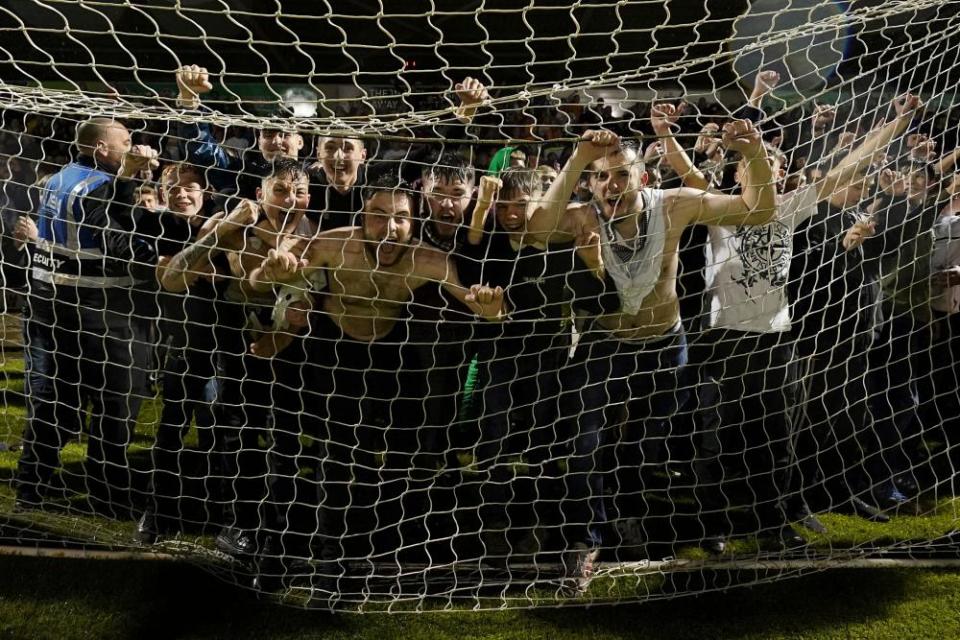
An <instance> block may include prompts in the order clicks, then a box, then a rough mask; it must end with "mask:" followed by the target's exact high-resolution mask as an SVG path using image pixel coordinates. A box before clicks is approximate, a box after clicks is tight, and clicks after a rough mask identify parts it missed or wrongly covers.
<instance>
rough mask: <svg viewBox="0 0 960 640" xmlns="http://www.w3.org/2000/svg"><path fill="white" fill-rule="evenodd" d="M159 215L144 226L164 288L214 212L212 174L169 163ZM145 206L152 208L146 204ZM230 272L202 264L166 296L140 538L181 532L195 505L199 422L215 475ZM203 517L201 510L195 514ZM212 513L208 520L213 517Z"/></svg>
mask: <svg viewBox="0 0 960 640" xmlns="http://www.w3.org/2000/svg"><path fill="white" fill-rule="evenodd" d="M157 195H158V198H157V204H156V206H155V207H154V209H153V210H152V211H153V215H141V216H140V220H141V224H140V225H139V226H138V231H140V232H141V233H143V234H144V235H146V236H148V237H150V238H151V241H152V242H153V243H154V244H155V247H156V249H155V251H156V254H157V256H158V262H157V282H158V284H159V285H164V279H165V277H166V276H167V274H166V266H167V264H169V262H170V260H171V258H172V257H173V256H174V255H176V254H178V253H179V252H180V251H182V250H183V249H185V248H186V247H188V246H190V245H191V244H193V242H194V241H196V239H197V237H199V235H200V234H202V233H209V232H211V230H212V229H211V228H210V226H205V223H207V222H208V220H209V216H208V211H207V205H209V204H210V199H209V197H208V195H209V194H208V192H207V183H206V176H205V172H204V170H203V169H202V168H200V167H195V166H191V165H188V164H183V163H174V164H169V165H167V166H166V167H164V169H163V171H162V172H161V174H160V184H159V190H158V192H157ZM138 206H140V207H142V208H148V207H147V206H146V205H145V204H144V203H143V202H142V201H140V202H138ZM227 270H228V267H227V265H226V264H225V259H223V257H222V256H221V259H220V260H218V261H216V262H208V263H206V264H202V265H198V266H197V268H196V269H195V270H192V271H189V272H186V273H183V274H180V275H179V276H178V277H177V278H172V277H167V278H166V284H165V286H163V290H162V291H161V292H160V294H159V303H160V310H161V322H160V335H161V342H164V341H166V342H167V344H168V349H167V352H166V358H165V360H164V363H163V369H162V378H161V396H162V397H163V408H162V411H161V414H160V422H159V423H158V424H157V432H156V439H155V441H154V444H153V448H152V449H151V458H152V461H153V467H152V469H151V472H150V479H149V484H148V488H147V494H148V502H147V505H146V508H145V510H144V513H143V515H142V516H141V518H140V521H139V522H138V524H137V530H136V533H135V539H136V540H137V541H138V542H141V543H143V544H152V543H154V542H156V541H157V539H158V538H160V537H161V536H162V535H166V534H169V533H173V532H175V531H178V530H179V529H180V527H181V523H182V521H183V519H184V518H185V517H186V514H187V513H188V510H187V509H186V508H183V507H184V505H185V500H184V497H185V496H186V495H187V494H188V492H189V491H190V490H192V489H188V484H187V483H186V482H184V481H183V478H184V476H185V475H189V473H193V474H194V475H195V474H196V473H197V471H189V470H191V469H193V468H194V467H192V466H190V461H189V458H188V457H187V456H186V455H184V454H185V451H184V448H183V447H184V437H185V436H186V434H187V432H188V431H189V430H190V427H191V424H195V426H196V428H197V435H198V438H197V439H198V445H199V449H200V451H203V452H205V456H204V461H205V463H206V464H205V465H203V466H201V467H200V471H199V474H200V476H201V477H204V478H209V477H211V476H213V475H214V470H213V469H212V468H211V466H210V464H209V463H211V462H214V460H213V458H212V451H213V447H214V439H213V425H214V414H213V407H214V405H215V403H216V401H217V395H218V393H217V389H218V385H217V376H216V373H217V372H216V355H215V351H216V350H217V345H218V335H217V331H216V326H217V324H218V314H217V309H216V305H215V302H216V299H217V297H218V288H219V289H220V290H222V286H223V284H224V281H223V279H221V278H218V275H219V274H222V273H225V272H226V271H227ZM191 515H193V517H197V516H196V515H195V513H193V512H192V513H191ZM208 519H209V518H204V520H208Z"/></svg>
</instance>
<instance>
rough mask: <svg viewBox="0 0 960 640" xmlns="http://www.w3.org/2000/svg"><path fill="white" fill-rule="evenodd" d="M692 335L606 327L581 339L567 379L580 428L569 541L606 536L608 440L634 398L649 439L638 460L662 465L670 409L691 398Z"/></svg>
mask: <svg viewBox="0 0 960 640" xmlns="http://www.w3.org/2000/svg"><path fill="white" fill-rule="evenodd" d="M686 364H687V340H686V336H685V335H684V334H683V332H682V328H678V330H677V332H676V333H673V334H670V335H667V336H665V337H662V338H656V339H651V340H647V341H644V342H625V341H622V340H617V339H616V338H614V337H612V336H610V335H609V334H606V333H605V332H598V331H593V332H588V333H586V334H585V335H584V337H583V338H582V339H581V341H580V343H579V344H578V345H577V351H576V354H575V356H574V361H573V363H572V364H571V365H570V367H569V371H568V375H566V376H565V381H566V385H567V386H566V393H565V396H566V399H565V403H568V404H567V407H568V408H567V410H568V411H569V412H570V413H569V415H572V416H573V417H574V423H575V428H574V433H573V434H571V436H570V438H569V439H568V441H567V444H568V445H569V448H570V455H569V458H568V461H567V475H566V488H565V489H566V491H565V497H564V500H563V503H564V504H563V505H562V506H563V513H564V522H565V527H564V533H565V536H566V543H567V544H568V545H573V544H575V543H577V542H585V543H586V544H588V545H589V546H597V545H599V544H600V543H601V532H600V527H601V526H602V525H603V524H604V523H605V522H606V519H607V515H606V507H605V505H604V501H603V471H604V469H603V465H602V456H603V449H602V448H603V447H604V446H606V445H615V444H616V442H617V440H618V439H619V433H618V431H619V427H620V424H621V423H622V422H623V419H624V417H625V414H626V407H627V404H628V403H629V402H630V401H631V400H633V401H634V403H635V404H638V405H639V407H640V416H641V422H642V425H643V432H644V433H643V438H642V440H641V443H640V450H639V451H637V452H636V453H637V460H638V465H644V464H655V463H656V462H657V458H658V457H659V454H660V450H661V449H662V447H663V444H664V441H665V440H666V438H667V436H668V434H669V430H670V429H669V420H670V416H672V415H674V414H675V413H676V412H677V411H678V410H679V408H680V407H681V406H682V405H683V404H684V403H685V400H686V396H687V395H688V393H689V391H688V389H686V388H685V386H684V368H685V365H686Z"/></svg>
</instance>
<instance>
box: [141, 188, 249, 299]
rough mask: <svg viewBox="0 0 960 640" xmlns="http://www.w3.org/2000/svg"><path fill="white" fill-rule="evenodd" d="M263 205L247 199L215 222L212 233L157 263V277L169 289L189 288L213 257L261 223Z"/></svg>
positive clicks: (209, 230)
mask: <svg viewBox="0 0 960 640" xmlns="http://www.w3.org/2000/svg"><path fill="white" fill-rule="evenodd" d="M259 216H260V206H259V205H257V203H255V202H253V201H250V200H244V201H242V202H241V203H240V204H239V205H237V207H236V208H234V210H233V211H231V212H230V213H229V214H228V215H225V216H221V217H219V218H217V219H215V220H213V221H212V223H211V225H210V227H209V228H208V232H207V233H206V234H205V235H203V236H202V237H201V238H200V239H198V240H197V241H196V242H194V243H193V244H192V245H190V246H189V247H187V248H186V249H184V250H183V251H181V252H180V253H178V254H176V255H174V256H173V257H172V258H170V260H169V261H167V262H166V264H160V265H158V266H157V279H158V280H160V286H162V287H163V288H164V289H166V290H167V291H172V292H174V293H178V292H181V291H185V290H186V289H187V287H189V286H190V284H191V283H192V282H193V281H194V280H196V278H197V276H198V275H199V274H201V273H203V269H204V268H205V266H206V264H207V263H208V262H209V260H210V256H211V255H212V254H214V253H215V252H217V251H220V250H222V249H229V248H232V247H235V246H236V245H237V243H238V240H239V238H240V237H242V234H243V232H244V230H245V229H246V228H247V227H248V226H250V225H252V224H255V223H256V222H257V219H258V218H259Z"/></svg>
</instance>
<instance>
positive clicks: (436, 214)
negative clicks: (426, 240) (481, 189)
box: [422, 175, 473, 239]
mask: <svg viewBox="0 0 960 640" xmlns="http://www.w3.org/2000/svg"><path fill="white" fill-rule="evenodd" d="M422 191H423V201H424V202H425V203H426V206H427V208H428V214H429V218H430V221H431V222H432V223H433V228H434V229H435V230H436V232H437V235H438V236H440V237H441V238H444V239H448V238H452V237H453V236H454V235H456V233H457V228H458V227H459V226H460V225H461V224H463V216H464V212H465V211H466V210H467V209H468V208H469V206H470V200H471V198H472V197H473V184H472V183H470V182H464V181H463V180H461V179H460V178H459V177H454V178H452V179H450V178H447V177H445V176H439V177H435V176H432V175H430V176H427V177H426V178H424V180H423V186H422Z"/></svg>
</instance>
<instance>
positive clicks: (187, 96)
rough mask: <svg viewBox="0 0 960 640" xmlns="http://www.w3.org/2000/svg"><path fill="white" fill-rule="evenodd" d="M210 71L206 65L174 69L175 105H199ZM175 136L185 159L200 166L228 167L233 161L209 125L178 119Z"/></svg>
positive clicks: (207, 87)
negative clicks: (175, 85) (175, 80)
mask: <svg viewBox="0 0 960 640" xmlns="http://www.w3.org/2000/svg"><path fill="white" fill-rule="evenodd" d="M212 89H213V85H212V84H211V83H210V74H209V73H208V72H207V69H206V68H205V67H199V66H197V65H195V64H190V65H186V66H183V67H180V68H179V69H177V90H178V92H177V106H178V107H181V108H183V109H190V110H192V111H197V110H200V109H201V108H202V104H201V101H200V96H202V95H203V94H205V93H207V92H209V91H211V90H212ZM176 131H177V137H178V138H179V144H180V146H181V149H182V150H183V157H184V159H186V160H187V161H189V162H191V163H193V164H197V165H200V166H203V167H216V168H218V169H227V168H229V167H230V166H231V165H232V164H233V158H232V157H231V156H230V155H229V154H228V153H227V151H226V149H224V147H223V146H222V145H221V144H220V143H219V142H217V139H216V138H215V137H214V135H213V132H212V131H211V130H210V125H208V124H205V123H198V122H194V123H188V122H182V121H178V122H177V125H176Z"/></svg>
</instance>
